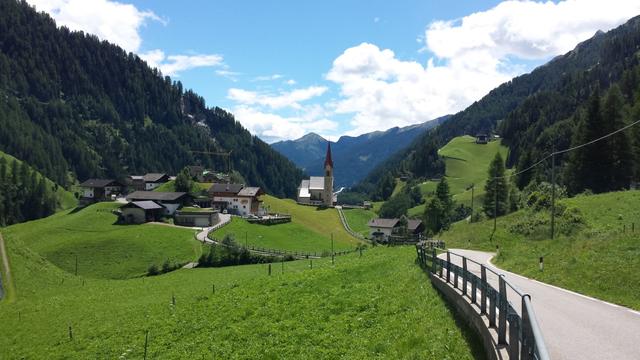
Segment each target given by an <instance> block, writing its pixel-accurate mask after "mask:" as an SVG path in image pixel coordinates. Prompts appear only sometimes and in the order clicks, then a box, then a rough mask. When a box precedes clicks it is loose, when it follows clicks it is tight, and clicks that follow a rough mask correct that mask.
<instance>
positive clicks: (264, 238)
mask: <svg viewBox="0 0 640 360" xmlns="http://www.w3.org/2000/svg"><path fill="white" fill-rule="evenodd" d="M227 234H232V235H234V236H235V238H236V241H237V242H238V243H239V244H242V245H244V244H248V245H252V246H259V247H265V248H270V249H283V250H291V251H303V252H316V253H317V254H318V255H321V254H322V253H323V252H330V251H331V235H329V237H327V236H325V235H324V234H321V233H318V232H316V231H313V230H310V229H308V228H307V227H305V226H303V225H302V224H300V223H299V222H290V223H286V224H279V225H270V226H266V225H259V224H250V223H248V222H247V221H246V220H244V219H240V218H236V217H234V218H233V219H232V221H231V224H229V225H226V226H224V227H222V228H220V229H219V230H217V231H215V232H213V233H212V234H211V235H210V236H213V237H215V238H217V239H222V238H223V237H224V236H225V235H227ZM343 240H344V239H341V240H337V239H336V240H335V241H334V249H335V250H336V251H339V250H351V249H353V248H354V246H355V245H354V244H353V242H350V241H349V242H347V241H343Z"/></svg>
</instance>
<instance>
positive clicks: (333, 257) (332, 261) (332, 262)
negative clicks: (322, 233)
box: [331, 233, 336, 265]
mask: <svg viewBox="0 0 640 360" xmlns="http://www.w3.org/2000/svg"><path fill="white" fill-rule="evenodd" d="M335 257H336V253H335V251H333V233H331V265H335V263H336V262H335Z"/></svg>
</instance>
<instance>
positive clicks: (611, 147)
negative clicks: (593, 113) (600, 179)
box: [601, 85, 634, 191]
mask: <svg viewBox="0 0 640 360" xmlns="http://www.w3.org/2000/svg"><path fill="white" fill-rule="evenodd" d="M623 105H624V98H623V96H622V92H621V91H620V88H619V87H618V86H617V85H614V86H612V87H611V88H610V89H609V91H608V93H607V96H606V97H605V99H604V104H603V108H602V121H604V122H605V123H606V124H608V126H607V127H608V128H609V129H608V132H613V131H615V130H618V129H621V128H623V127H624V126H625V125H627V124H626V122H625V121H624V114H623V110H622V109H623ZM604 142H605V144H606V145H607V147H608V151H607V154H608V155H609V157H610V159H609V164H608V166H607V167H605V168H604V170H605V171H604V172H605V173H606V175H608V176H607V177H608V181H607V184H606V185H607V186H606V187H604V188H603V190H604V191H611V190H622V189H627V188H629V184H630V183H631V180H632V178H633V170H634V169H633V166H634V162H633V156H634V155H633V149H632V147H631V140H630V139H629V132H628V131H622V132H619V133H617V134H615V135H613V136H611V137H610V138H608V139H605V140H604ZM602 170H603V169H601V171H602Z"/></svg>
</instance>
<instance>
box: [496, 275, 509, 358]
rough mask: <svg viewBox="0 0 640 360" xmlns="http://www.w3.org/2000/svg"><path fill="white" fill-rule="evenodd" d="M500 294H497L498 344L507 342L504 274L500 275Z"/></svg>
mask: <svg viewBox="0 0 640 360" xmlns="http://www.w3.org/2000/svg"><path fill="white" fill-rule="evenodd" d="M499 284H500V294H499V296H498V308H499V310H500V312H499V313H498V345H506V344H507V284H506V282H505V280H504V274H501V275H500V280H499Z"/></svg>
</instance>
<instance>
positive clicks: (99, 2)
mask: <svg viewBox="0 0 640 360" xmlns="http://www.w3.org/2000/svg"><path fill="white" fill-rule="evenodd" d="M28 2H29V4H31V5H34V6H35V7H36V9H37V10H38V11H44V12H47V13H49V15H51V17H53V19H55V21H56V23H57V24H58V25H64V26H66V27H68V28H69V29H71V30H81V31H84V32H86V33H91V34H94V35H97V36H98V37H99V38H100V39H102V40H108V41H109V42H112V43H114V44H117V45H119V46H121V47H122V48H123V49H125V50H127V51H133V52H136V51H138V49H139V48H140V44H141V43H142V38H141V37H140V33H139V30H140V27H141V26H143V25H144V24H145V23H146V21H147V20H155V21H160V22H163V23H164V21H163V20H162V19H160V18H159V17H158V16H157V15H156V14H154V13H153V12H152V11H148V10H146V11H141V10H139V9H137V8H136V7H135V6H133V5H131V4H122V3H119V2H115V1H109V0H28Z"/></svg>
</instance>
